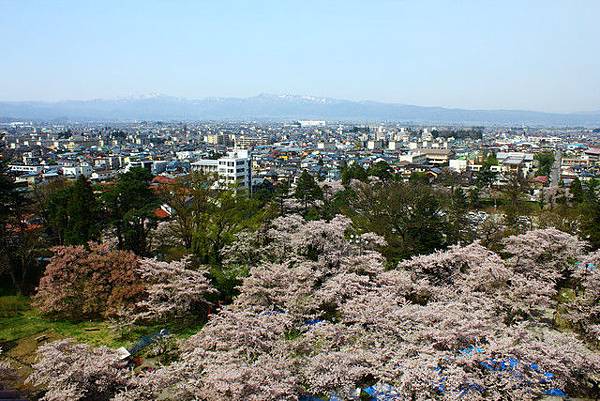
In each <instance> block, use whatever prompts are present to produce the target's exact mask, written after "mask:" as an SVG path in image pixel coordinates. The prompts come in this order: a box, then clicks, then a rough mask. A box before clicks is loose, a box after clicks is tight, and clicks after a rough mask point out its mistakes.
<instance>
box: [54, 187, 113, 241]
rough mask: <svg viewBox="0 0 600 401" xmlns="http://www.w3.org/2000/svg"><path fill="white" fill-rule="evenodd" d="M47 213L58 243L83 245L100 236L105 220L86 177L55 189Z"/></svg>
mask: <svg viewBox="0 0 600 401" xmlns="http://www.w3.org/2000/svg"><path fill="white" fill-rule="evenodd" d="M45 214H46V216H47V221H48V225H49V228H50V232H51V235H52V237H54V242H55V243H56V244H58V245H82V244H86V243H87V242H88V241H90V240H93V239H97V238H98V234H99V233H100V227H101V222H102V219H101V218H100V210H99V207H98V202H97V200H96V196H95V195H94V191H93V189H92V186H91V185H90V183H89V181H88V180H87V179H86V178H85V177H84V176H79V178H78V179H77V181H75V183H74V184H72V185H69V186H67V187H65V188H63V189H60V190H57V191H55V192H52V193H51V194H50V195H49V198H48V200H47V204H46V211H45Z"/></svg>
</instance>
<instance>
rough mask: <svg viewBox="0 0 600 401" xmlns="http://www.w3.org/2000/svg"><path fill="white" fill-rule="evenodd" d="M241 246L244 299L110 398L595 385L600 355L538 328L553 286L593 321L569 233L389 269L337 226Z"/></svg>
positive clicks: (432, 395)
mask: <svg viewBox="0 0 600 401" xmlns="http://www.w3.org/2000/svg"><path fill="white" fill-rule="evenodd" d="M240 240H243V241H249V242H247V243H246V244H239V245H238V246H233V247H231V248H230V249H229V250H228V251H229V252H230V256H231V257H233V258H236V257H238V258H239V257H240V255H242V256H241V257H243V258H247V257H248V256H247V255H248V254H249V253H251V252H249V249H250V248H249V247H248V246H247V245H248V244H253V247H254V248H255V249H257V250H258V252H257V253H255V254H253V256H252V257H251V258H248V259H247V260H254V261H255V264H253V265H252V266H251V268H250V275H249V277H247V278H245V279H244V280H243V282H242V284H241V285H240V287H239V291H240V295H239V296H238V297H237V298H236V299H234V301H233V303H232V304H231V305H229V306H227V307H225V308H223V309H222V310H220V311H219V312H218V313H216V314H214V315H213V316H212V317H211V319H210V320H209V322H208V323H207V324H206V326H205V327H204V328H203V329H202V330H200V331H199V332H198V333H197V334H195V335H193V336H192V337H190V338H189V339H187V340H185V341H183V343H182V344H181V349H180V359H179V360H178V361H176V362H174V363H171V364H170V365H167V366H163V367H161V368H159V369H157V370H155V371H154V372H149V373H145V374H143V375H138V376H135V377H132V378H129V379H128V380H126V381H125V382H123V383H124V384H119V383H121V382H119V381H118V380H117V385H115V388H117V390H118V391H117V392H118V394H116V395H115V398H114V399H115V400H118V401H132V400H155V399H161V400H183V401H192V400H203V401H225V400H231V399H243V400H256V401H258V400H268V401H270V400H273V401H275V400H298V399H300V397H301V396H302V395H310V396H316V397H320V398H321V399H328V398H329V397H333V396H336V397H338V399H343V400H356V399H358V397H366V396H367V394H378V396H381V397H380V399H389V400H402V401H404V400H406V401H409V400H410V401H414V400H431V399H441V400H456V399H466V400H479V399H494V400H516V399H518V400H537V399H540V397H543V396H544V395H547V394H560V393H561V392H565V393H568V394H570V395H573V396H576V395H577V396H594V395H597V394H594V393H593V391H594V389H593V388H592V387H590V386H589V383H590V382H591V381H592V380H593V377H594V374H596V372H597V371H599V370H600V356H599V355H598V353H597V352H594V351H593V350H592V349H591V348H590V346H589V343H586V342H584V340H586V338H583V337H580V336H579V335H578V333H576V334H573V333H563V332H561V331H559V330H557V329H556V327H555V326H554V321H553V319H552V318H549V319H548V318H547V317H546V315H547V312H548V311H555V310H556V308H557V307H558V305H557V302H556V300H555V295H556V293H557V289H558V288H559V287H560V286H561V285H571V284H572V283H575V284H576V285H577V299H576V300H575V301H574V302H576V305H577V307H578V308H579V309H576V310H575V312H578V313H580V315H578V316H580V318H579V319H580V321H587V320H586V319H592V320H590V321H591V322H592V325H593V321H594V320H593V319H595V316H596V315H595V313H596V310H595V309H594V307H595V304H594V302H597V293H598V291H597V288H598V280H597V275H595V273H590V272H584V271H578V270H577V269H578V268H577V266H578V265H576V264H575V261H577V260H580V261H582V263H583V262H585V263H586V265H585V266H589V265H590V264H592V265H593V264H594V263H597V259H598V255H597V254H591V255H588V256H582V255H581V252H582V248H583V245H584V244H583V243H581V242H580V241H578V240H577V239H575V238H573V237H571V236H568V235H566V234H563V233H560V232H557V231H556V230H549V231H548V230H544V231H537V232H533V233H529V234H523V235H521V236H515V237H510V238H509V239H507V241H506V242H505V243H504V244H503V245H504V253H503V254H502V255H498V254H496V253H494V252H491V251H490V250H488V249H487V248H485V247H483V246H482V245H481V244H479V243H473V244H471V245H467V246H462V247H452V248H450V249H448V250H447V251H444V252H436V253H434V254H432V255H422V256H417V257H413V258H411V259H408V260H405V261H403V262H401V263H400V264H399V265H398V266H397V268H396V269H391V270H388V269H386V268H385V265H384V260H383V257H382V256H381V255H380V254H379V253H378V252H377V247H378V246H380V245H381V244H382V240H381V238H380V237H377V236H373V235H371V234H368V233H367V234H361V233H358V232H356V231H355V230H354V229H353V227H352V225H351V223H350V221H349V220H348V219H346V218H344V217H341V216H340V217H336V218H334V219H332V220H331V221H328V222H327V221H312V222H306V221H304V220H303V219H302V218H301V217H299V216H286V217H282V218H279V219H276V220H275V221H274V222H273V223H272V225H271V226H270V227H268V228H267V229H265V230H262V231H260V232H259V234H258V235H256V236H255V237H253V238H248V237H244V238H240ZM239 250H242V251H243V252H239V253H238V251H239ZM244 255H245V256H244ZM502 256H503V257H504V258H503V257H502ZM595 261H596V262H595ZM151 263H153V264H156V263H157V262H151ZM575 312H574V313H575ZM573 319H575V318H573ZM573 322H575V320H573ZM585 330H588V332H589V330H593V327H590V328H583V327H582V329H581V331H582V332H585ZM57 357H58V356H57ZM59 361H60V358H59ZM76 363H78V362H75V363H74V364H76ZM80 381H81V380H80ZM78 383H79V382H78V381H75V384H73V386H75V387H74V388H79V386H80V384H78ZM47 385H48V386H50V387H52V386H54V385H53V384H52V383H49V382H47ZM66 388H67V387H66ZM84 388H85V387H84Z"/></svg>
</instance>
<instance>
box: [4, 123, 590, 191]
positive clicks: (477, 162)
mask: <svg viewBox="0 0 600 401" xmlns="http://www.w3.org/2000/svg"><path fill="white" fill-rule="evenodd" d="M0 133H1V134H2V136H3V137H4V141H5V146H6V147H8V148H9V149H11V150H12V151H13V153H14V154H15V155H16V156H15V157H13V160H12V162H11V164H10V171H11V172H12V173H13V174H14V175H16V176H17V177H16V180H17V182H18V183H19V184H20V185H22V186H23V187H31V186H33V185H35V184H40V183H43V182H48V181H51V180H54V179H58V178H60V177H64V178H70V179H75V178H77V177H78V176H79V175H83V176H85V177H86V178H88V179H90V180H91V181H93V182H107V181H111V180H113V179H114V178H115V177H116V176H117V175H118V174H119V173H123V172H127V171H129V170H130V169H131V168H134V167H143V168H145V169H148V170H149V171H150V172H151V173H152V174H154V175H157V176H165V177H168V178H176V177H177V176H181V175H185V174H188V173H189V172H190V171H201V172H204V173H210V174H216V175H217V176H218V178H219V181H218V182H219V183H220V184H221V185H222V186H223V187H231V186H235V187H236V188H246V189H248V190H250V191H252V190H253V188H257V187H259V186H261V185H272V184H277V183H278V182H282V181H287V182H289V183H291V185H292V187H293V185H294V182H295V181H296V180H297V179H298V177H299V176H300V174H301V173H302V171H305V170H306V171H307V172H309V173H310V174H312V175H313V176H314V177H315V178H317V179H319V181H337V180H339V179H340V174H341V169H342V167H343V166H344V165H351V164H353V163H357V164H359V165H361V166H362V167H364V168H365V169H366V168H368V167H369V166H371V165H373V164H375V163H377V162H380V161H385V162H386V163H387V164H388V165H389V166H390V167H391V168H392V170H393V172H394V173H396V174H399V175H400V176H402V177H404V179H405V180H408V179H409V178H410V177H411V175H412V174H414V173H424V174H426V175H427V176H429V177H431V178H435V177H436V176H437V175H438V174H440V172H441V171H442V170H443V169H449V170H451V171H454V172H457V173H461V174H462V175H463V176H465V177H467V181H466V183H467V184H468V183H469V179H474V178H475V177H476V175H477V172H478V171H479V170H480V169H481V167H482V163H483V162H484V159H485V157H486V155H489V154H494V155H495V156H496V159H497V165H494V166H491V170H492V171H493V172H495V173H499V174H496V176H495V177H496V179H495V182H494V183H493V184H494V185H495V186H497V187H501V186H502V185H505V184H506V177H507V175H508V174H509V173H519V174H520V175H521V176H523V177H525V178H527V179H529V180H530V181H531V182H532V183H533V184H535V185H534V186H533V187H532V188H533V189H532V191H531V194H530V195H531V200H535V199H536V197H537V198H539V197H540V196H543V193H544V191H543V188H544V187H564V188H568V187H569V185H570V184H571V182H572V181H573V180H574V179H575V178H578V179H580V180H589V179H592V178H595V177H596V178H597V177H599V176H600V162H599V160H600V133H599V132H598V130H594V129H582V128H573V129H564V128H561V129H553V128H544V129H541V128H536V129H528V128H526V127H519V128H485V127H472V128H463V127H451V126H445V127H441V126H438V127H434V126H403V125H401V124H391V123H381V124H370V125H353V124H349V123H337V122H325V121H317V120H304V121H296V122H292V123H283V122H281V123H256V122H237V123H234V122H198V123H165V122H139V123H112V124H106V123H101V124H100V123H98V124H94V123H69V124H57V123H31V122H10V123H4V124H1V125H0ZM549 151H551V152H553V154H554V156H555V159H556V160H555V164H554V168H553V173H552V174H549V175H548V176H546V177H543V176H539V175H537V174H536V172H537V167H538V164H539V162H538V161H537V160H536V154H538V153H542V152H549Z"/></svg>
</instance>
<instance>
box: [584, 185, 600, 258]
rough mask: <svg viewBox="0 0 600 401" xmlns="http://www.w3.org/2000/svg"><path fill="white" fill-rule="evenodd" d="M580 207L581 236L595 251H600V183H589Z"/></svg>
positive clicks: (585, 188)
mask: <svg viewBox="0 0 600 401" xmlns="http://www.w3.org/2000/svg"><path fill="white" fill-rule="evenodd" d="M583 190H584V192H583V202H582V203H581V204H580V205H579V212H580V221H581V236H582V238H583V239H584V240H586V241H588V242H589V243H590V245H591V246H592V248H593V249H600V181H599V180H591V181H588V182H587V183H586V185H585V187H584V189H583Z"/></svg>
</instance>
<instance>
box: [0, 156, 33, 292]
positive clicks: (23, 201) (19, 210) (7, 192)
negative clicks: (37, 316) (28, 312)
mask: <svg viewBox="0 0 600 401" xmlns="http://www.w3.org/2000/svg"><path fill="white" fill-rule="evenodd" d="M8 160H9V157H8V156H7V155H5V154H4V152H3V153H2V154H0V282H1V283H2V284H3V285H2V286H1V288H0V290H2V291H7V292H9V293H14V292H17V293H20V294H28V293H30V292H31V291H33V289H34V288H35V287H36V285H37V282H38V280H39V277H40V270H41V268H40V263H39V259H38V257H39V255H40V252H41V249H40V247H41V245H42V236H41V230H40V228H39V226H38V225H37V224H30V223H29V221H28V216H29V215H31V213H32V207H31V202H30V201H29V199H28V198H27V197H25V196H24V195H23V194H22V192H21V191H20V190H19V188H18V187H17V186H16V185H15V182H14V179H13V177H11V176H10V175H9V174H8ZM7 282H8V283H10V284H9V285H8V288H6V286H5V285H4V284H5V283H7Z"/></svg>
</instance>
